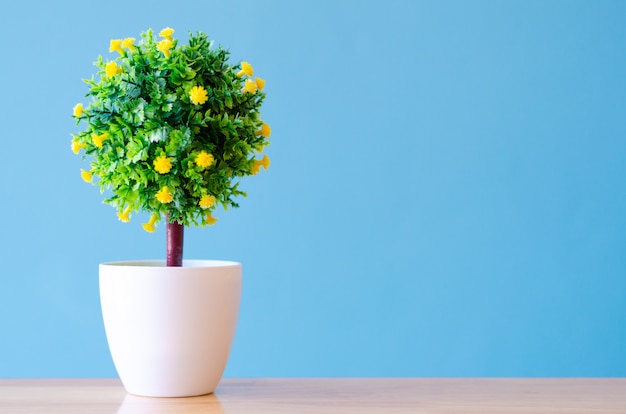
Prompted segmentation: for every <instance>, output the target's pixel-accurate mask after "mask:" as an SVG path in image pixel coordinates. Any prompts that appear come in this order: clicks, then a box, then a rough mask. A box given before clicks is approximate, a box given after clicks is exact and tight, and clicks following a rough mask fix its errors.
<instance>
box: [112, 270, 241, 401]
mask: <svg viewBox="0 0 626 414" xmlns="http://www.w3.org/2000/svg"><path fill="white" fill-rule="evenodd" d="M240 298H241V264H239V263H235V262H226V261H210V260H190V261H185V262H184V263H183V266H182V267H167V266H165V262H164V261H156V260H155V261H133V262H112V263H104V264H101V265H100V300H101V304H102V314H103V319H104V326H105V330H106V336H107V341H108V343H109V349H110V351H111V356H112V357H113V362H114V364H115V368H116V370H117V372H118V374H119V376H120V379H121V380H122V383H123V384H124V387H125V388H126V390H127V391H128V392H129V393H131V394H136V395H142V396H152V397H185V396H194V395H203V394H208V393H211V392H213V391H214V390H215V388H216V387H217V384H218V382H219V381H220V379H221V377H222V374H223V372H224V368H225V367H226V362H227V360H228V354H229V353H230V348H231V345H232V342H233V338H234V335H235V327H236V324H237V316H238V313H239V302H240Z"/></svg>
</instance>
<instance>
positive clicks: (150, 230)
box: [143, 214, 159, 233]
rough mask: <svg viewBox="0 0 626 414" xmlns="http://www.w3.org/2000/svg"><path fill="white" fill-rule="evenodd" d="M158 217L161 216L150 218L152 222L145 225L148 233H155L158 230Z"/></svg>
mask: <svg viewBox="0 0 626 414" xmlns="http://www.w3.org/2000/svg"><path fill="white" fill-rule="evenodd" d="M158 217H159V216H158V215H156V214H153V215H152V216H150V220H148V222H147V223H144V224H143V229H144V230H145V231H147V232H148V233H154V231H155V230H156V229H155V228H154V223H155V222H156V220H157V218H158Z"/></svg>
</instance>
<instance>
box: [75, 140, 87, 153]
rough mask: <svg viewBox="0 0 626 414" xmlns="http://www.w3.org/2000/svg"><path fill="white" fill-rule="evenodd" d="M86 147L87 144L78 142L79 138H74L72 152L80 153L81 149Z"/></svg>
mask: <svg viewBox="0 0 626 414" xmlns="http://www.w3.org/2000/svg"><path fill="white" fill-rule="evenodd" d="M83 148H85V144H83V143H82V142H78V140H77V139H74V140H72V152H73V153H74V154H78V153H79V152H80V150H81V149H83Z"/></svg>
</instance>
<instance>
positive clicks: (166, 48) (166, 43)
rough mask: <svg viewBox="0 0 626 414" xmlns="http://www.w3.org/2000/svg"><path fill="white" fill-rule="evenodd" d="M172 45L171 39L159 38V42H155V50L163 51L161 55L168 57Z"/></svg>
mask: <svg viewBox="0 0 626 414" xmlns="http://www.w3.org/2000/svg"><path fill="white" fill-rule="evenodd" d="M173 46H174V43H173V42H172V40H171V39H168V38H165V39H163V40H161V41H160V42H159V43H157V50H158V51H159V52H163V55H164V56H165V57H169V56H170V53H171V52H170V49H171V48H172V47H173Z"/></svg>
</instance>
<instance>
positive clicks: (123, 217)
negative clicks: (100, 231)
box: [117, 206, 131, 223]
mask: <svg viewBox="0 0 626 414" xmlns="http://www.w3.org/2000/svg"><path fill="white" fill-rule="evenodd" d="M130 212H131V208H130V206H126V208H125V209H124V211H122V212H121V213H120V212H118V213H117V218H119V219H120V221H122V222H124V223H128V222H129V221H130V216H129V214H130Z"/></svg>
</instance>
